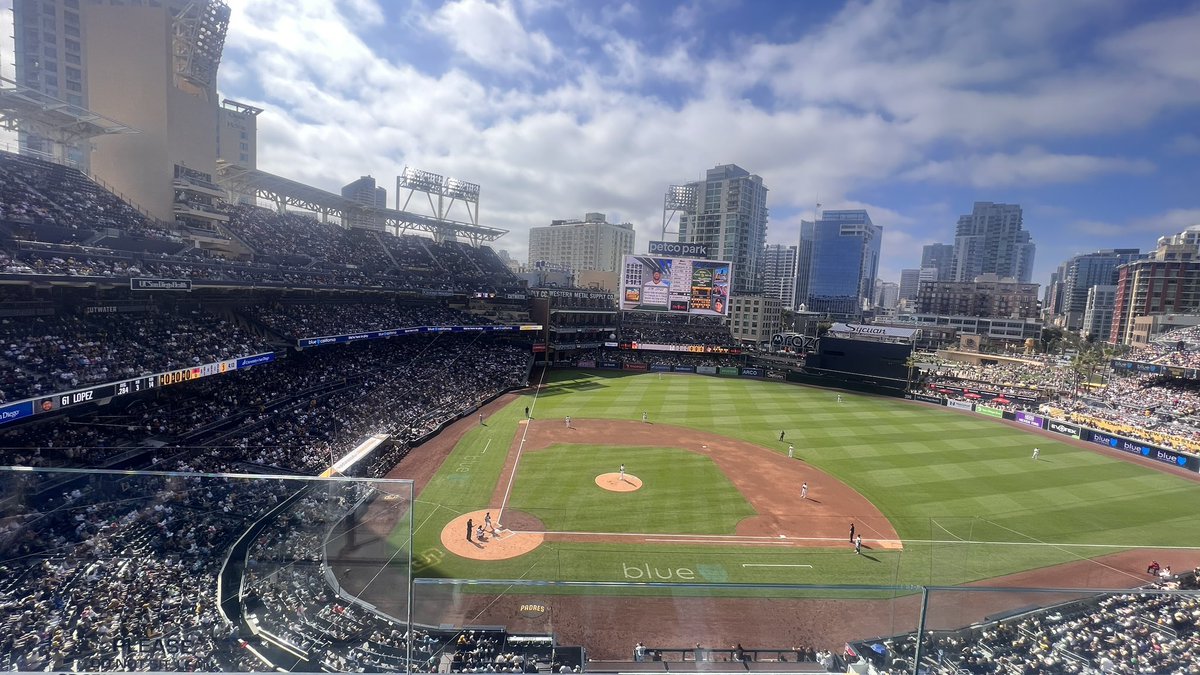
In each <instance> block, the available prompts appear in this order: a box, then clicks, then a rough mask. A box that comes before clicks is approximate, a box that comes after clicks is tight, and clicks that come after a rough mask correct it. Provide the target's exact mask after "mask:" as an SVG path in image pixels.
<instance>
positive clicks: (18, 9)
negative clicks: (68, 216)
mask: <svg viewBox="0 0 1200 675" xmlns="http://www.w3.org/2000/svg"><path fill="white" fill-rule="evenodd" d="M81 9H82V8H81V7H80V3H79V2H78V0H76V1H75V2H65V1H64V2H62V3H58V2H53V1H49V2H42V3H37V2H30V1H29V0H17V1H16V2H13V3H12V11H13V30H14V33H13V37H14V46H15V49H14V57H15V58H14V61H15V64H14V65H15V66H16V79H17V83H18V84H19V85H22V86H25V87H29V88H30V89H34V90H36V91H39V92H41V93H43V94H46V95H47V96H53V97H54V98H57V99H60V100H63V101H66V102H67V103H68V104H70V105H74V106H79V107H81V108H84V107H87V105H88V100H87V93H88V87H89V84H88V80H87V78H86V76H85V74H86V67H85V63H86V55H85V53H84V40H83V36H84V27H83V16H82V14H81V13H80V12H81ZM5 30H7V29H5ZM3 60H4V55H0V62H2V61H3ZM122 121H123V120H122ZM18 130H19V131H18V144H19V146H20V149H21V153H22V154H30V155H35V156H40V157H43V158H46V159H49V158H52V157H57V158H59V159H62V160H65V161H67V162H68V163H70V164H74V165H76V166H78V167H79V168H80V169H82V170H84V171H86V170H87V168H88V153H87V152H86V145H77V146H71V147H66V148H55V147H54V146H53V143H52V142H51V141H50V140H49V139H46V138H44V137H42V136H39V135H37V134H35V133H33V132H32V131H30V130H29V129H28V128H27V127H26V126H25V125H24V124H23V123H22V124H20V125H18Z"/></svg>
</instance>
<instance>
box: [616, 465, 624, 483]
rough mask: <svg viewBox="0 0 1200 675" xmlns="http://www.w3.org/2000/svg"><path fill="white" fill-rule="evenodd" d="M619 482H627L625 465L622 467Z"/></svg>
mask: <svg viewBox="0 0 1200 675" xmlns="http://www.w3.org/2000/svg"><path fill="white" fill-rule="evenodd" d="M617 480H619V481H621V482H622V483H623V482H625V465H624V464H622V465H621V476H620V477H619V478H618V479H617Z"/></svg>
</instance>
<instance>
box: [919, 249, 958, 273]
mask: <svg viewBox="0 0 1200 675" xmlns="http://www.w3.org/2000/svg"><path fill="white" fill-rule="evenodd" d="M921 267H932V268H933V269H935V270H937V276H936V278H934V279H933V281H950V278H951V276H953V274H954V244H926V245H925V246H924V247H922V248H921Z"/></svg>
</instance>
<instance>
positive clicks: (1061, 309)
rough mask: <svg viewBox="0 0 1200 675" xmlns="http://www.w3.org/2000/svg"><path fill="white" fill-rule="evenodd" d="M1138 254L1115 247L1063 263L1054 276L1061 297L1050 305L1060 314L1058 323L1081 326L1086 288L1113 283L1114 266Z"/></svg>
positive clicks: (1137, 257)
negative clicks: (1055, 276)
mask: <svg viewBox="0 0 1200 675" xmlns="http://www.w3.org/2000/svg"><path fill="white" fill-rule="evenodd" d="M1142 257H1143V256H1142V254H1141V251H1139V250H1138V249H1136V248H1118V249H1108V250H1104V251H1096V252H1095V253H1086V254H1084V255H1077V256H1074V257H1072V258H1070V259H1069V260H1067V261H1066V262H1065V263H1063V264H1062V266H1060V267H1059V270H1060V271H1059V278H1058V283H1060V284H1062V290H1061V298H1060V299H1059V301H1058V304H1057V306H1056V307H1055V308H1054V313H1055V314H1056V315H1058V316H1059V317H1061V320H1060V322H1059V323H1061V324H1062V326H1063V327H1064V328H1066V329H1067V330H1079V329H1080V328H1081V327H1082V326H1083V313H1084V310H1085V309H1086V307H1087V297H1088V289H1090V288H1091V287H1092V286H1097V285H1111V284H1114V283H1115V282H1116V280H1117V268H1118V267H1120V266H1121V265H1124V264H1126V263H1129V262H1133V261H1134V260H1138V259H1140V258H1142Z"/></svg>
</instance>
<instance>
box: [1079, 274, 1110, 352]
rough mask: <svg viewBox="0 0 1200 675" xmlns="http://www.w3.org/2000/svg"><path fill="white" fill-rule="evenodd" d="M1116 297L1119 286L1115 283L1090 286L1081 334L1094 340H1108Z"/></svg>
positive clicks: (1080, 328)
mask: <svg viewBox="0 0 1200 675" xmlns="http://www.w3.org/2000/svg"><path fill="white" fill-rule="evenodd" d="M1116 299H1117V287H1116V286H1115V285H1113V284H1097V285H1095V286H1092V287H1091V288H1089V289H1088V292H1087V304H1086V305H1085V306H1084V309H1083V323H1082V325H1081V326H1080V327H1079V334H1080V335H1082V336H1083V337H1085V338H1087V339H1089V340H1091V341H1093V342H1108V338H1109V337H1110V336H1111V334H1112V317H1113V304H1114V303H1115V302H1116Z"/></svg>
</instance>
